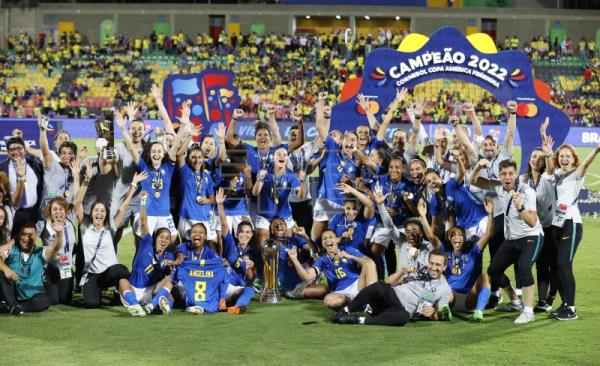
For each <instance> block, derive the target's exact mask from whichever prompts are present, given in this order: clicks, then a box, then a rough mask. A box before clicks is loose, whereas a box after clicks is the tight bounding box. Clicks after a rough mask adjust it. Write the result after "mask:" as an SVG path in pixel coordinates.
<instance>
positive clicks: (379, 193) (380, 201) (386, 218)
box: [373, 184, 402, 243]
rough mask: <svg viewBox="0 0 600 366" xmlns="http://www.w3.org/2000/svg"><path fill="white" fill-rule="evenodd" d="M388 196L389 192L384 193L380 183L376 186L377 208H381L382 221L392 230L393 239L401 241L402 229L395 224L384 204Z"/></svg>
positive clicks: (374, 195) (374, 191) (374, 194)
mask: <svg viewBox="0 0 600 366" xmlns="http://www.w3.org/2000/svg"><path fill="white" fill-rule="evenodd" d="M388 196H389V194H386V195H384V194H383V190H382V188H381V186H380V185H379V184H377V185H376V186H375V189H374V190H373V197H374V198H375V202H376V203H377V209H378V210H379V215H380V216H381V222H382V223H383V226H385V228H386V229H389V230H391V232H390V236H391V237H392V240H394V241H395V242H396V243H400V242H401V241H402V240H401V239H402V238H401V236H400V230H398V228H397V227H396V225H394V220H392V217H391V216H390V214H389V213H388V211H387V208H386V207H385V205H384V202H385V200H386V198H387V197H388Z"/></svg>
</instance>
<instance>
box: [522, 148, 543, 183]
mask: <svg viewBox="0 0 600 366" xmlns="http://www.w3.org/2000/svg"><path fill="white" fill-rule="evenodd" d="M533 151H541V152H542V153H543V152H544V150H542V148H541V147H536V148H535V149H533ZM533 151H532V152H531V153H532V154H533ZM529 159H531V155H529ZM545 171H546V160H545V159H542V169H540V175H541V174H543V173H544V172H545ZM532 176H533V175H532V171H531V164H530V163H529V161H528V162H527V170H525V174H524V177H525V181H527V180H529V179H530V178H531V177H532Z"/></svg>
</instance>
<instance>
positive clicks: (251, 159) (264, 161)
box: [242, 142, 288, 179]
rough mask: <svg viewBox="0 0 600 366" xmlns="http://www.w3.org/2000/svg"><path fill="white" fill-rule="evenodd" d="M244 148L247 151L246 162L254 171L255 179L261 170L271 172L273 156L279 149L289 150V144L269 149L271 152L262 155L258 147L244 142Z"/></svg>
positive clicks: (253, 176)
mask: <svg viewBox="0 0 600 366" xmlns="http://www.w3.org/2000/svg"><path fill="white" fill-rule="evenodd" d="M242 146H243V147H244V149H246V161H247V162H248V165H250V168H251V169H252V178H253V179H254V178H255V177H256V174H257V173H258V172H259V171H260V170H262V169H264V170H270V169H271V168H272V167H273V154H274V153H275V150H277V149H279V148H284V149H286V150H288V145H287V144H280V145H277V146H271V147H269V151H268V152H266V153H262V152H260V151H258V148H257V147H256V146H252V145H249V144H247V143H244V142H242Z"/></svg>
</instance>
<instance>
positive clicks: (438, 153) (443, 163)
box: [433, 144, 452, 172]
mask: <svg viewBox="0 0 600 366" xmlns="http://www.w3.org/2000/svg"><path fill="white" fill-rule="evenodd" d="M433 155H434V156H435V162H436V163H438V165H439V166H440V167H441V168H442V169H444V170H447V171H449V172H450V171H452V163H451V162H450V161H449V160H446V159H444V157H443V156H442V149H441V148H440V145H438V144H435V145H433Z"/></svg>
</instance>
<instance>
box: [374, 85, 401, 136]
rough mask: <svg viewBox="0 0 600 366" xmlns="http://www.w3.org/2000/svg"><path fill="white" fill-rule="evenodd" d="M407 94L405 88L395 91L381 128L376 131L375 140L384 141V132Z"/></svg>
mask: <svg viewBox="0 0 600 366" xmlns="http://www.w3.org/2000/svg"><path fill="white" fill-rule="evenodd" d="M407 93H408V91H407V89H406V88H402V89H400V90H396V98H394V100H393V101H392V102H391V103H390V105H389V106H388V111H387V113H386V115H385V117H384V118H383V122H382V123H381V126H379V130H378V131H377V140H379V141H383V140H384V139H385V132H386V131H387V129H388V127H389V126H390V122H392V119H393V118H394V114H395V113H396V111H397V110H398V107H399V106H400V103H402V101H403V100H404V98H406V94H407Z"/></svg>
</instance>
